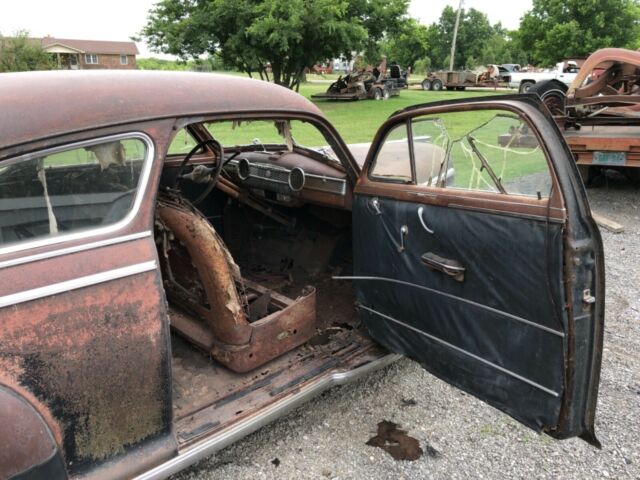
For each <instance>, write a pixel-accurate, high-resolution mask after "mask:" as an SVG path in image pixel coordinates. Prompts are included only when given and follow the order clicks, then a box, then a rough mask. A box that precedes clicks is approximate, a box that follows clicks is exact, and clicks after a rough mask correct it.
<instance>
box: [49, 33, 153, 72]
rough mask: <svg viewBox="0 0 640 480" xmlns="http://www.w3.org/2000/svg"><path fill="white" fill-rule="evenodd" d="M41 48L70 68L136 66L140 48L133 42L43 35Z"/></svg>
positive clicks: (123, 67) (60, 65)
mask: <svg viewBox="0 0 640 480" xmlns="http://www.w3.org/2000/svg"><path fill="white" fill-rule="evenodd" d="M38 40H39V41H40V42H41V45H42V48H43V49H44V50H45V51H46V52H49V53H51V54H53V55H55V57H56V60H57V63H58V68H61V69H69V70H90V69H105V68H112V69H134V68H136V55H138V54H139V53H140V52H138V47H137V46H136V44H135V43H134V42H109V41H101V40H72V39H67V38H54V37H44V38H40V39H38Z"/></svg>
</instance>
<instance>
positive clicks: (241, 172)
mask: <svg viewBox="0 0 640 480" xmlns="http://www.w3.org/2000/svg"><path fill="white" fill-rule="evenodd" d="M250 176H251V163H249V160H247V159H246V158H241V159H240V160H239V161H238V177H240V180H246V179H247V178H249V177H250Z"/></svg>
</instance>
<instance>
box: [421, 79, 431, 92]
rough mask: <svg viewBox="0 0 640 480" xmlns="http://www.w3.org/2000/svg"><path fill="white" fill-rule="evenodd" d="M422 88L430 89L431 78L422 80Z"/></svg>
mask: <svg viewBox="0 0 640 480" xmlns="http://www.w3.org/2000/svg"><path fill="white" fill-rule="evenodd" d="M422 90H431V80H429V79H428V78H425V79H424V80H423V81H422Z"/></svg>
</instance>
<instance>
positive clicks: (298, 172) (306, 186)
mask: <svg viewBox="0 0 640 480" xmlns="http://www.w3.org/2000/svg"><path fill="white" fill-rule="evenodd" d="M224 171H225V173H227V174H228V175H229V176H230V178H231V179H232V180H233V182H234V183H236V184H237V185H238V186H241V187H244V188H246V189H248V190H249V191H251V193H252V194H253V195H256V196H258V197H261V198H264V199H266V200H269V201H271V202H275V203H278V204H281V205H287V206H296V205H300V204H303V203H314V204H320V205H325V206H331V207H337V208H345V209H349V208H350V207H351V191H350V189H349V185H348V181H347V175H346V174H345V172H344V171H343V170H341V169H340V168H339V167H334V166H331V165H328V164H325V163H322V162H319V161H318V160H314V159H312V158H309V157H308V156H305V155H303V154H301V153H298V152H296V151H293V152H290V151H276V152H274V151H257V152H243V153H241V154H239V155H237V156H235V157H233V158H231V160H228V161H227V163H226V164H225V167H224Z"/></svg>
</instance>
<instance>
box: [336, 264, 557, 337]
mask: <svg viewBox="0 0 640 480" xmlns="http://www.w3.org/2000/svg"><path fill="white" fill-rule="evenodd" d="M331 278H332V279H333V280H367V281H368V280H372V281H382V282H391V283H397V284H400V285H406V286H408V287H415V288H419V289H421V290H425V291H427V292H430V293H435V294H438V295H442V296H443V297H447V298H450V299H452V300H457V301H459V302H463V303H466V304H468V305H472V306H474V307H478V308H482V309H483V310H487V311H489V312H491V313H497V314H498V315H502V316H503V317H507V318H510V319H512V320H515V321H517V322H521V323H525V324H527V325H529V326H531V327H535V328H539V329H540V330H544V331H545V332H548V333H552V334H554V335H557V336H558V337H561V338H564V332H560V331H558V330H554V329H553V328H549V327H546V326H544V325H540V324H539V323H535V322H532V321H531V320H527V319H526V318H522V317H518V316H517V315H512V314H511V313H507V312H503V311H502V310H498V309H497V308H493V307H488V306H487V305H483V304H482V303H478V302H474V301H473V300H467V299H466V298H461V297H458V296H456V295H452V294H450V293H446V292H441V291H440V290H436V289H434V288H429V287H425V286H423V285H417V284H415V283H410V282H405V281H403V280H396V279H395V278H385V277H367V276H357V275H354V276H334V277H331Z"/></svg>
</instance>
